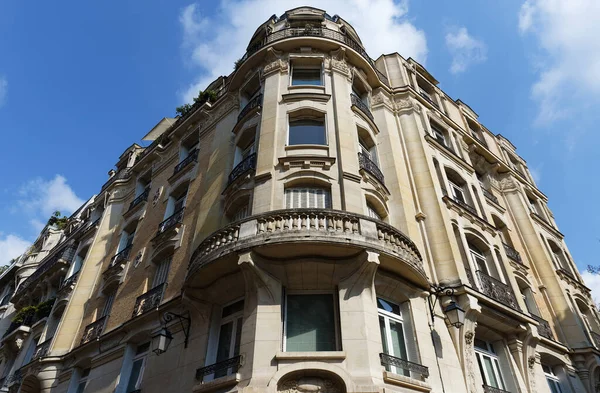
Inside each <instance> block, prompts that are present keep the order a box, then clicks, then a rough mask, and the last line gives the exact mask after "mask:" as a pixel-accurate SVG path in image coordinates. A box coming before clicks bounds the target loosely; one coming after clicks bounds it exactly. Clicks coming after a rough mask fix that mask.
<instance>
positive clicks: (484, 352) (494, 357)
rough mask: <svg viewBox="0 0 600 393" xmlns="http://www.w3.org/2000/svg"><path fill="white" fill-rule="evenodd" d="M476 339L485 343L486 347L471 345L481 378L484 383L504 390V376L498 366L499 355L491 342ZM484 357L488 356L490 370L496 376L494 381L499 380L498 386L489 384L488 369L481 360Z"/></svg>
mask: <svg viewBox="0 0 600 393" xmlns="http://www.w3.org/2000/svg"><path fill="white" fill-rule="evenodd" d="M476 340H478V341H481V342H483V343H485V344H486V349H482V348H480V347H478V346H476V345H473V348H474V351H475V358H476V359H477V364H478V367H479V372H480V373H481V372H482V371H483V374H481V379H482V380H483V383H484V385H486V386H490V387H494V388H497V389H501V390H506V382H505V381H504V377H503V376H502V368H501V367H500V357H499V356H498V354H497V353H496V350H495V349H494V346H493V344H492V343H490V342H488V341H486V340H483V339H477V338H476ZM474 344H475V343H474ZM485 357H487V358H489V360H490V363H491V365H492V371H493V372H494V377H495V378H496V381H497V382H499V385H500V386H493V385H491V384H490V380H489V377H488V375H487V373H488V371H487V369H486V367H485V366H484V365H485V363H484V362H483V360H482V359H483V358H485Z"/></svg>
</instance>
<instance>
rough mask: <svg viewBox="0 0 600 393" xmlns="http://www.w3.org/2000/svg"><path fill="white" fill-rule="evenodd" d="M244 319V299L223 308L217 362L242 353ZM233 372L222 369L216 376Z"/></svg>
mask: <svg viewBox="0 0 600 393" xmlns="http://www.w3.org/2000/svg"><path fill="white" fill-rule="evenodd" d="M243 321H244V301H243V300H240V301H237V302H235V303H233V304H230V305H228V306H225V307H223V310H222V311H221V326H220V327H219V338H218V343H217V358H216V363H219V362H223V361H225V360H227V359H231V358H233V357H236V356H238V355H239V354H240V340H241V337H242V323H243ZM233 372H234V370H233V369H222V370H219V371H217V372H215V374H214V378H219V377H224V376H226V375H229V374H231V373H233Z"/></svg>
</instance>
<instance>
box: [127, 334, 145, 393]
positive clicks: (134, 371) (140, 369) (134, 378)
mask: <svg viewBox="0 0 600 393" xmlns="http://www.w3.org/2000/svg"><path fill="white" fill-rule="evenodd" d="M148 349H150V343H149V342H148V343H145V344H142V345H138V347H137V349H136V351H135V356H134V358H133V364H132V367H131V373H130V374H129V381H128V382H127V389H126V390H125V392H126V393H132V392H136V391H138V390H139V389H140V387H141V385H142V378H143V377H144V369H145V368H146V357H147V355H148Z"/></svg>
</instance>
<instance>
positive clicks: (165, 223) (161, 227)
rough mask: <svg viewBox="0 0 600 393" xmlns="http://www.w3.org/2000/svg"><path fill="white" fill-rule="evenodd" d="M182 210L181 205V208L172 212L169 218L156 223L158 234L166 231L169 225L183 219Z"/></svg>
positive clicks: (171, 225) (172, 225)
mask: <svg viewBox="0 0 600 393" xmlns="http://www.w3.org/2000/svg"><path fill="white" fill-rule="evenodd" d="M184 210H185V208H184V207H182V208H181V209H179V210H177V211H176V212H175V213H173V214H172V215H171V216H170V217H169V218H167V219H166V220H164V221H163V222H161V223H160V224H159V225H158V235H160V234H161V233H164V232H166V231H167V230H168V229H170V228H171V227H174V226H175V225H177V224H179V223H181V221H183V212H184Z"/></svg>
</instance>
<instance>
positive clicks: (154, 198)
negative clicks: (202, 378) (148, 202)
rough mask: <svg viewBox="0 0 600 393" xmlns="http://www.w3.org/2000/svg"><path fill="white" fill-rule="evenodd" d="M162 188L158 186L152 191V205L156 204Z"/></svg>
mask: <svg viewBox="0 0 600 393" xmlns="http://www.w3.org/2000/svg"><path fill="white" fill-rule="evenodd" d="M162 189H163V188H162V187H158V188H157V189H156V191H155V192H154V196H153V197H152V207H154V206H156V204H157V203H158V201H159V200H160V194H161V192H162Z"/></svg>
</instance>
